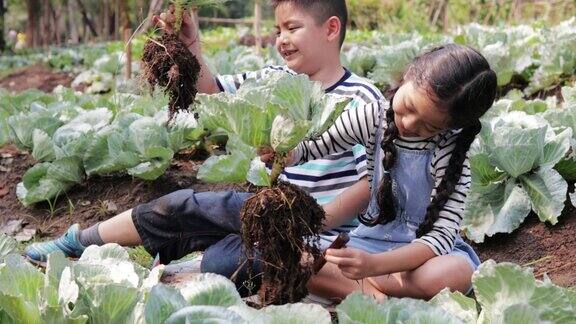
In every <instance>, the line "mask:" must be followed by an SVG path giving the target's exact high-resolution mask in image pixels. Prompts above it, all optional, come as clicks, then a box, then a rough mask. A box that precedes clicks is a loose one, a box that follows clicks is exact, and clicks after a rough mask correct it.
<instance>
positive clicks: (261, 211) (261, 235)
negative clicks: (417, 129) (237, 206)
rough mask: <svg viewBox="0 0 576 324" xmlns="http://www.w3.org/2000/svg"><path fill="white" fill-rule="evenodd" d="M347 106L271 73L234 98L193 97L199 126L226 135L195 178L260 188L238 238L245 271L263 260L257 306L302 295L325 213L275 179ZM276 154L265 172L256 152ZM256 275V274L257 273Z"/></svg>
mask: <svg viewBox="0 0 576 324" xmlns="http://www.w3.org/2000/svg"><path fill="white" fill-rule="evenodd" d="M345 105H346V102H344V101H342V100H338V99H335V98H334V97H332V96H330V95H325V94H324V92H323V91H322V88H321V85H320V84H319V83H316V82H311V81H310V80H309V79H308V77H307V76H304V75H298V76H293V75H289V74H286V73H277V74H273V75H271V76H270V77H269V78H266V80H264V81H255V80H248V81H246V83H245V84H244V85H242V87H241V88H240V89H239V90H238V92H237V93H236V94H235V95H229V94H225V93H221V94H218V95H212V96H206V95H199V96H198V105H197V106H196V108H195V109H196V111H197V112H198V114H199V115H200V123H201V124H202V126H204V127H205V128H206V129H208V130H209V131H212V132H224V133H225V134H227V135H228V136H229V141H228V144H227V151H228V153H229V154H228V155H223V156H214V157H211V158H209V159H208V160H207V161H206V162H205V164H204V165H203V166H202V168H201V169H200V170H199V172H198V176H199V178H201V179H203V180H205V181H209V182H243V181H246V179H247V180H248V181H250V182H251V183H253V184H255V185H257V186H261V188H260V189H258V190H257V192H256V193H255V194H254V196H252V197H251V198H250V199H248V200H247V201H246V203H245V204H244V206H243V209H242V211H241V214H240V217H241V220H242V237H243V241H244V245H245V248H246V251H247V252H246V253H247V256H248V265H249V268H251V267H252V262H253V261H254V259H255V258H256V251H258V256H257V258H258V260H260V261H261V262H262V265H263V274H261V275H262V286H261V287H260V290H259V291H258V294H259V295H260V298H261V302H262V304H263V305H269V304H284V303H292V302H296V301H298V300H300V299H302V298H303V297H305V296H306V294H307V289H306V282H307V281H308V279H309V278H310V276H311V275H312V272H313V271H312V263H311V262H309V263H306V262H304V263H302V262H301V261H302V258H303V257H306V256H310V257H311V258H310V259H316V258H318V257H319V255H320V252H319V249H318V234H319V233H320V231H321V229H322V222H323V220H324V217H325V215H324V211H323V210H322V208H321V207H320V206H319V205H318V204H317V203H316V201H315V200H314V199H313V198H312V197H311V196H310V195H308V193H306V192H305V191H303V190H302V189H300V188H298V187H296V186H294V185H292V184H289V183H287V182H283V181H279V180H278V178H279V176H280V174H281V173H282V170H283V169H284V167H285V164H284V160H285V159H284V158H285V157H286V155H287V154H288V152H290V150H292V149H293V148H295V147H296V145H298V143H300V142H301V141H303V140H305V139H312V138H316V137H317V136H318V135H319V134H321V133H322V132H323V131H325V130H326V129H327V128H328V127H329V126H330V125H332V123H333V122H334V120H335V118H336V117H338V116H339V115H340V113H341V112H342V111H343V109H344V107H345ZM259 147H272V149H274V152H275V158H274V163H273V165H272V171H271V172H270V174H269V173H268V172H267V170H266V167H265V165H264V163H262V162H261V161H260V159H259V158H258V157H255V156H256V153H255V152H256V148H259ZM258 275H260V274H258Z"/></svg>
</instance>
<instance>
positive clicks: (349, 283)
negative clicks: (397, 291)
mask: <svg viewBox="0 0 576 324" xmlns="http://www.w3.org/2000/svg"><path fill="white" fill-rule="evenodd" d="M308 290H309V291H310V293H312V294H314V295H318V296H320V297H324V298H327V299H330V300H333V301H336V302H339V301H341V300H343V299H344V298H346V296H348V295H349V294H351V293H353V292H355V291H359V292H361V293H363V294H365V295H368V296H371V297H373V298H374V299H376V300H377V301H383V300H385V299H386V294H385V293H383V292H382V291H380V290H379V289H378V288H377V287H376V286H375V284H374V281H373V280H371V278H367V279H363V280H352V279H348V278H346V277H344V276H343V275H342V272H341V271H340V269H339V268H338V266H336V265H334V264H332V263H326V265H324V267H322V270H320V272H318V273H317V274H316V275H314V276H313V277H312V278H310V280H309V281H308Z"/></svg>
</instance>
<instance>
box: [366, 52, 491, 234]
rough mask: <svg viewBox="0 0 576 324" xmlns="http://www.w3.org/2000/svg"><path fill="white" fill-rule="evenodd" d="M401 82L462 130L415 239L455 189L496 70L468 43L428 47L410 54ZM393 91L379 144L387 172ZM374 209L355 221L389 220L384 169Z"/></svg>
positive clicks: (393, 134) (391, 157)
mask: <svg viewBox="0 0 576 324" xmlns="http://www.w3.org/2000/svg"><path fill="white" fill-rule="evenodd" d="M406 81H411V82H412V83H413V84H414V86H415V87H418V88H420V89H423V90H425V91H426V92H427V93H429V94H430V99H431V100H433V101H434V102H435V103H436V104H437V105H438V106H439V107H441V108H442V109H446V111H448V114H449V116H450V127H451V128H452V129H460V128H461V129H462V131H461V132H460V134H459V135H458V138H457V139H456V146H455V147H454V150H453V151H452V155H451V157H450V160H449V162H448V167H447V168H446V169H445V174H444V176H443V178H442V180H441V181H440V184H439V185H438V187H437V188H436V194H435V195H434V197H432V200H431V202H430V205H429V206H428V209H427V210H426V216H425V219H424V222H423V223H422V224H421V225H420V227H419V228H418V231H417V236H418V237H420V236H422V235H424V234H426V233H428V232H429V231H430V230H432V227H433V224H434V223H435V222H436V220H438V217H439V213H440V211H441V210H442V207H443V206H444V205H445V204H446V202H447V201H448V198H449V197H450V196H451V195H452V193H453V192H454V190H455V189H456V186H457V185H458V181H459V180H460V176H461V173H462V169H463V165H464V161H465V160H466V153H467V152H468V149H469V148H470V145H471V144H472V141H474V138H475V137H476V135H477V134H478V133H479V132H480V129H481V125H480V121H479V119H480V117H481V116H482V115H483V114H484V113H485V112H486V111H487V110H488V109H489V108H490V107H491V106H492V103H493V102H494V98H495V96H496V87H497V83H496V73H494V71H492V69H490V65H489V64H488V61H486V59H485V58H484V57H483V56H482V54H480V53H479V52H478V51H476V50H475V49H473V48H471V47H467V46H462V45H456V44H448V45H443V46H439V47H436V48H433V49H432V50H430V51H428V52H426V53H424V54H422V55H421V56H419V57H417V58H415V59H414V60H413V61H412V62H411V63H410V65H409V66H408V69H407V70H406V72H405V73H404V77H403V81H402V82H406ZM396 90H398V88H395V89H392V90H391V91H390V94H391V96H390V108H389V109H388V110H387V111H386V123H387V125H388V127H387V128H386V130H385V132H384V135H383V138H382V142H381V144H380V145H381V147H382V150H383V151H384V159H383V162H382V165H383V167H384V169H385V170H387V171H390V170H391V169H392V168H393V167H394V163H395V162H396V147H395V145H394V140H395V139H396V138H398V135H399V133H398V128H397V127H396V123H395V121H394V110H393V109H392V102H393V101H394V94H395V93H396ZM378 207H379V208H380V214H379V215H378V217H376V218H374V219H369V218H366V217H361V218H360V221H361V222H362V223H363V224H365V225H368V226H375V225H377V224H383V223H384V224H385V223H388V222H390V221H392V220H394V219H395V217H396V210H395V208H394V207H395V206H394V198H393V194H392V178H391V175H390V172H386V173H384V176H383V179H382V184H381V185H380V188H379V189H378Z"/></svg>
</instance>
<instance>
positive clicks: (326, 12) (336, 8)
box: [269, 0, 348, 46]
mask: <svg viewBox="0 0 576 324" xmlns="http://www.w3.org/2000/svg"><path fill="white" fill-rule="evenodd" d="M269 2H270V5H271V6H272V8H274V9H276V7H278V6H279V5H280V4H281V3H292V4H294V5H295V6H297V7H298V8H300V9H303V10H305V11H306V12H308V13H310V14H311V15H312V16H313V17H314V19H315V20H316V22H317V23H318V24H323V23H325V22H326V20H328V18H330V17H333V16H336V17H338V19H340V25H341V27H340V46H342V44H344V39H345V38H346V25H347V24H348V9H347V8H346V1H345V0H269Z"/></svg>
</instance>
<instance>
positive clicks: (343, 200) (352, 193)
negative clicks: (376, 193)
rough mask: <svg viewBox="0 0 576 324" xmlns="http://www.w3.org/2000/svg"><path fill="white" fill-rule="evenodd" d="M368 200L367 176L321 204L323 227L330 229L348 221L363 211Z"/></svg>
mask: <svg viewBox="0 0 576 324" xmlns="http://www.w3.org/2000/svg"><path fill="white" fill-rule="evenodd" d="M369 202H370V186H369V185H368V178H367V177H363V178H362V179H360V180H358V182H356V183H355V184H353V185H352V186H350V187H348V188H346V190H344V191H343V192H341V193H340V194H339V195H338V196H336V198H334V199H332V201H330V202H329V203H327V204H325V205H323V206H322V207H323V208H324V212H326V222H325V224H324V229H325V230H330V229H333V228H336V227H338V226H340V225H344V224H346V223H348V222H349V221H350V220H352V219H353V218H355V217H356V216H357V215H358V214H360V213H361V212H363V211H364V210H365V209H366V207H367V206H368V203H369Z"/></svg>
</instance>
